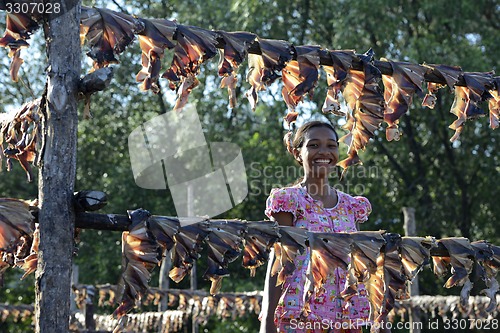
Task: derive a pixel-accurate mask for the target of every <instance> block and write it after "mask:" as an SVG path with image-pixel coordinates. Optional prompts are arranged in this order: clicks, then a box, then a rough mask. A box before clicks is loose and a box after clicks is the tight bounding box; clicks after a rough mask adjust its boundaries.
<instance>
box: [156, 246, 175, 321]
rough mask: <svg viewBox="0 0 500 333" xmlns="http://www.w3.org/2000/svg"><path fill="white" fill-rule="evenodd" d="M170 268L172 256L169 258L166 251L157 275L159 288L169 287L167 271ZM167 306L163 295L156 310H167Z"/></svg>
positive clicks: (165, 288) (166, 300)
mask: <svg viewBox="0 0 500 333" xmlns="http://www.w3.org/2000/svg"><path fill="white" fill-rule="evenodd" d="M171 268H172V258H170V252H166V253H165V258H163V261H162V262H161V267H160V277H159V283H158V287H159V288H160V289H161V290H167V289H168V288H169V287H170V278H169V276H168V273H169V271H170V269H171ZM167 308H168V299H167V298H166V297H163V298H162V299H161V301H160V304H158V311H167Z"/></svg>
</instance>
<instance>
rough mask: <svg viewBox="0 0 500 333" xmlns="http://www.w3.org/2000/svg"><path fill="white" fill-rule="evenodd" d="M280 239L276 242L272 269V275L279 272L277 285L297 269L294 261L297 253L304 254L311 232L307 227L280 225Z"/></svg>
mask: <svg viewBox="0 0 500 333" xmlns="http://www.w3.org/2000/svg"><path fill="white" fill-rule="evenodd" d="M280 235H281V237H280V240H279V242H276V243H274V253H275V256H276V257H275V260H274V263H273V267H272V269H271V276H274V275H276V274H278V279H277V281H276V286H279V285H281V284H282V283H283V282H285V278H286V276H287V275H290V274H291V273H293V271H294V270H295V268H296V267H295V265H294V261H295V258H296V257H297V255H299V254H304V251H305V244H306V241H307V240H308V239H309V236H310V235H309V233H308V232H307V230H306V229H299V228H294V227H280Z"/></svg>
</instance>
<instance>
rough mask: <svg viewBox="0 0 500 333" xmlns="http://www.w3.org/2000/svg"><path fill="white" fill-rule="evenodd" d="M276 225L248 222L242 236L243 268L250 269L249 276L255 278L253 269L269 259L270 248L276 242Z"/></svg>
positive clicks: (272, 223)
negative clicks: (243, 245)
mask: <svg viewBox="0 0 500 333" xmlns="http://www.w3.org/2000/svg"><path fill="white" fill-rule="evenodd" d="M278 230H279V228H278V224H277V223H275V222H269V221H263V222H248V223H247V231H246V233H245V235H244V244H245V247H244V249H243V267H245V268H248V269H250V276H252V277H253V276H255V269H256V268H257V267H259V266H262V265H263V264H264V263H266V262H267V260H268V259H269V253H270V252H271V247H272V246H273V245H274V243H275V242H276V241H278V239H279V237H280V234H279V231H278Z"/></svg>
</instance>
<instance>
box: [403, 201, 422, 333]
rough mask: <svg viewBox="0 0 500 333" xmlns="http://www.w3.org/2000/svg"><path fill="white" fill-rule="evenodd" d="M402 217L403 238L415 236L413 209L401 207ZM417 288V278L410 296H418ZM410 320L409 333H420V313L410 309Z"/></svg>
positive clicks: (412, 284) (411, 288)
mask: <svg viewBox="0 0 500 333" xmlns="http://www.w3.org/2000/svg"><path fill="white" fill-rule="evenodd" d="M403 216H404V232H405V236H417V231H416V229H417V228H416V222H415V208H413V207H403ZM419 293H420V291H419V286H418V276H417V277H415V279H414V280H413V281H412V283H411V287H410V296H417V295H419ZM408 316H409V318H410V333H420V327H419V325H420V323H421V321H420V313H419V311H418V310H417V309H412V308H410V312H409V314H408Z"/></svg>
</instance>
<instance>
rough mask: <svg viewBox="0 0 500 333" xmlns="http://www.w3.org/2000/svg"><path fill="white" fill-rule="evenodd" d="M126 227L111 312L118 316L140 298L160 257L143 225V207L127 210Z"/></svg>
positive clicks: (145, 216)
mask: <svg viewBox="0 0 500 333" xmlns="http://www.w3.org/2000/svg"><path fill="white" fill-rule="evenodd" d="M128 215H129V218H130V220H131V225H130V231H126V232H123V234H122V261H123V263H122V267H123V272H122V276H121V279H120V294H121V295H122V299H121V302H120V306H119V307H118V308H117V309H116V310H115V311H114V312H113V317H114V318H117V319H118V320H120V319H121V317H123V316H125V315H126V314H127V312H128V311H130V310H131V309H132V308H133V307H134V306H135V303H136V302H140V301H141V299H142V297H143V296H144V295H145V293H146V291H147V290H148V283H149V280H150V278H151V271H152V270H153V269H154V268H155V267H156V266H158V265H159V263H160V261H161V254H162V252H161V248H160V246H159V245H158V242H157V241H156V240H155V238H154V237H153V235H152V234H151V232H150V231H149V230H148V227H147V220H148V218H149V217H150V216H151V214H150V213H149V212H148V211H146V210H143V209H137V210H134V211H128Z"/></svg>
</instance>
